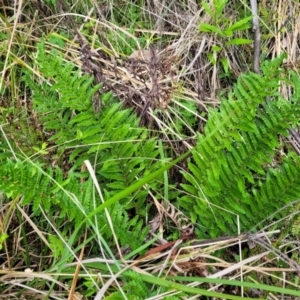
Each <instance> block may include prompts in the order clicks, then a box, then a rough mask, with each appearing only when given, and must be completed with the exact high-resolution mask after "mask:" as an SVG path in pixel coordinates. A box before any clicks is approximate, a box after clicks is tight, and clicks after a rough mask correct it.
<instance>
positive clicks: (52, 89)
mask: <svg viewBox="0 0 300 300" xmlns="http://www.w3.org/2000/svg"><path fill="white" fill-rule="evenodd" d="M36 61H37V63H38V68H37V71H38V72H39V73H40V75H41V77H42V78H43V80H37V79H36V78H35V77H34V76H33V74H32V73H31V72H29V71H27V70H24V76H23V80H24V83H25V84H26V85H27V87H28V88H30V90H31V91H32V104H33V108H34V113H35V115H36V117H37V122H38V126H39V128H41V129H42V130H41V131H42V132H43V136H41V137H40V141H41V143H42V144H43V145H44V146H43V149H42V150H43V151H38V153H35V155H33V153H34V151H31V152H25V157H26V156H30V157H28V158H25V159H24V154H22V155H19V156H18V155H17V154H16V159H12V158H11V156H12V154H11V149H17V147H16V145H10V146H8V145H4V144H3V150H4V151H3V153H2V154H1V156H0V160H1V165H2V168H1V170H0V178H1V179H2V180H1V183H0V190H1V191H3V192H5V193H6V194H7V195H9V196H11V197H16V196H18V195H22V197H23V204H33V206H32V207H33V211H34V212H35V213H36V214H38V213H39V207H40V206H41V207H42V208H43V209H44V210H45V211H46V212H47V213H48V215H49V216H54V215H56V214H57V211H60V217H62V218H64V217H65V216H66V215H67V216H68V218H69V219H70V220H74V221H75V223H74V224H75V225H74V226H76V224H78V222H79V221H82V218H83V215H86V214H88V213H90V212H91V211H92V210H93V209H94V208H95V206H97V205H99V204H100V199H99V200H98V203H94V202H93V194H94V191H93V184H92V181H91V179H90V178H89V177H90V176H89V174H88V173H87V171H85V169H84V164H83V162H84V160H89V161H90V162H91V163H92V164H94V166H95V173H96V176H97V177H98V178H97V179H98V182H99V184H100V187H101V189H102V191H103V194H104V195H105V197H106V198H108V197H111V196H113V195H114V194H116V193H118V192H119V191H120V190H122V189H124V188H126V187H127V186H129V185H131V184H132V183H133V182H135V181H136V180H137V178H139V176H141V175H142V174H147V173H150V172H153V170H155V169H156V168H157V166H158V165H159V164H156V163H155V161H156V159H157V158H158V154H159V153H158V150H157V147H156V141H155V140H154V139H149V138H148V132H147V130H146V129H145V128H140V127H139V126H138V123H139V119H138V118H137V116H136V115H135V114H134V113H133V112H132V111H131V110H129V109H124V108H122V104H121V103H118V101H117V99H114V97H113V96H112V94H111V93H106V94H103V95H102V96H101V101H102V109H101V111H100V112H99V113H98V114H95V113H94V111H93V107H92V97H93V96H95V93H96V92H97V91H98V90H99V88H100V86H99V85H97V86H93V84H92V82H93V78H92V77H90V76H88V75H82V74H81V72H80V70H79V69H78V68H76V66H75V65H73V64H72V63H67V62H65V61H64V59H63V57H62V56H61V55H60V54H59V53H58V52H53V53H47V52H46V50H45V45H44V43H43V42H42V43H40V44H38V52H37V57H36ZM11 144H13V143H12V142H11ZM24 145H26V140H25V141H24V142H23V144H20V145H18V146H21V147H22V146H24ZM45 145H47V146H46V147H45ZM25 148H26V147H25ZM16 153H18V152H16ZM17 156H18V157H17ZM160 186H161V183H160V182H159V181H156V182H154V183H153V184H152V186H149V187H148V188H153V189H158V190H159V189H160ZM146 196H147V190H146V187H145V189H142V190H140V191H138V192H136V193H135V194H134V195H132V196H131V197H127V198H125V199H123V200H122V201H121V203H118V204H115V205H113V206H112V207H110V208H109V209H108V210H109V214H110V216H111V217H112V218H113V219H112V222H113V224H114V225H115V231H116V233H117V236H118V238H119V239H120V243H121V245H122V246H125V245H130V246H131V248H132V249H136V248H137V247H138V246H139V245H140V244H141V243H142V242H143V241H144V238H145V236H146V234H147V230H148V229H147V226H145V224H144V221H143V216H145V214H146V212H147V211H146V207H145V203H146V202H145V201H146ZM139 207H143V209H140V210H139V213H140V214H135V213H134V211H135V210H136V209H139ZM133 215H134V216H133ZM135 215H136V216H135ZM97 218H98V225H99V231H100V232H101V233H102V234H103V235H104V237H105V238H108V239H109V238H111V236H112V234H111V232H109V231H108V230H107V225H106V224H107V219H106V217H105V215H104V214H98V215H97Z"/></svg>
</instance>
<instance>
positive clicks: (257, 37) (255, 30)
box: [250, 0, 260, 74]
mask: <svg viewBox="0 0 300 300" xmlns="http://www.w3.org/2000/svg"><path fill="white" fill-rule="evenodd" d="M250 3H251V11H252V15H253V21H252V22H253V26H252V29H253V37H254V53H253V56H254V57H253V71H254V72H255V73H257V74H259V73H260V67H259V62H260V30H259V22H258V15H257V0H250Z"/></svg>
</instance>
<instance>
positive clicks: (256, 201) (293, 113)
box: [180, 58, 300, 236]
mask: <svg viewBox="0 0 300 300" xmlns="http://www.w3.org/2000/svg"><path fill="white" fill-rule="evenodd" d="M281 61H282V58H281V59H277V60H275V61H273V62H271V63H265V65H264V66H263V71H264V74H263V75H257V74H252V73H250V74H248V75H242V76H241V77H240V78H239V80H238V82H237V84H236V86H235V88H234V89H233V91H232V92H231V93H230V94H229V99H223V100H222V104H221V105H220V107H219V108H218V109H211V110H210V112H209V120H208V122H207V124H206V127H205V135H199V137H198V141H197V146H196V148H195V149H194V151H193V160H191V161H189V164H188V167H189V171H190V173H187V172H185V173H184V177H185V179H186V181H187V184H183V185H182V186H183V188H184V189H185V191H186V192H188V193H189V194H187V195H184V196H182V197H181V199H180V203H181V205H182V206H183V207H184V208H185V209H187V210H189V211H190V212H191V215H192V218H193V220H194V221H197V222H198V223H199V224H200V226H203V227H202V228H203V236H206V235H207V234H209V235H211V236H217V235H220V234H224V233H225V234H226V233H227V234H230V233H233V232H234V233H236V230H237V223H236V217H235V216H234V215H232V214H230V213H228V211H225V210H229V211H231V212H233V213H235V214H238V215H239V216H240V221H241V224H242V230H249V229H250V228H251V227H252V226H253V225H254V224H256V223H257V222H258V221H261V220H262V219H264V218H265V217H267V216H268V215H269V214H271V213H273V212H274V211H276V209H278V208H279V207H280V206H281V205H284V204H285V203H287V202H289V201H291V200H294V199H295V198H297V197H299V195H300V189H299V182H298V181H299V180H298V178H299V175H300V174H299V173H300V171H299V168H298V164H299V162H300V160H299V158H298V157H297V156H295V155H288V156H287V157H286V158H285V159H284V162H283V163H282V165H281V166H278V167H276V168H273V167H268V166H269V165H270V164H271V163H272V162H273V160H274V156H275V154H276V148H277V147H278V146H279V139H278V135H279V134H281V135H285V136H287V134H288V128H289V127H290V126H291V125H293V124H295V123H296V122H297V119H298V118H299V108H298V106H297V104H296V103H297V102H296V101H294V102H293V101H290V102H289V101H287V100H286V99H284V98H283V97H282V95H281V94H280V93H279V92H278V88H279V86H280V85H279V84H280V80H281V78H282V75H281V70H280V64H281ZM292 79H293V85H294V86H297V85H299V80H298V79H297V78H296V77H295V76H292ZM279 187H280V188H279ZM220 208H224V209H225V210H221V209H220Z"/></svg>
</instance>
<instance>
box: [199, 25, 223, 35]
mask: <svg viewBox="0 0 300 300" xmlns="http://www.w3.org/2000/svg"><path fill="white" fill-rule="evenodd" d="M199 30H200V31H202V32H209V33H213V32H214V33H217V34H219V35H220V36H225V35H224V33H223V31H222V30H221V29H220V28H218V27H216V26H214V25H210V24H207V23H201V24H200V27H199Z"/></svg>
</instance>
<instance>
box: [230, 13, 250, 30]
mask: <svg viewBox="0 0 300 300" xmlns="http://www.w3.org/2000/svg"><path fill="white" fill-rule="evenodd" d="M252 19H253V17H252V16H250V17H247V18H245V19H242V20H239V21H237V22H235V23H234V24H232V25H231V26H229V27H228V29H229V30H231V31H237V30H244V29H248V28H250V26H251V25H249V23H248V22H249V21H250V20H252Z"/></svg>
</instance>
